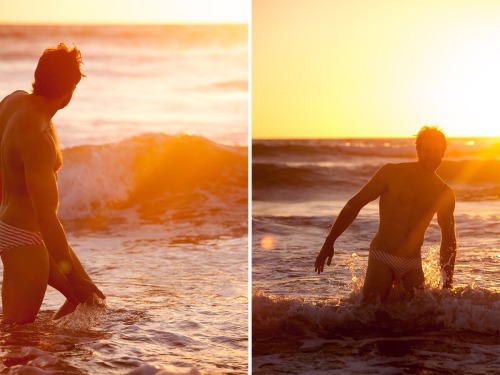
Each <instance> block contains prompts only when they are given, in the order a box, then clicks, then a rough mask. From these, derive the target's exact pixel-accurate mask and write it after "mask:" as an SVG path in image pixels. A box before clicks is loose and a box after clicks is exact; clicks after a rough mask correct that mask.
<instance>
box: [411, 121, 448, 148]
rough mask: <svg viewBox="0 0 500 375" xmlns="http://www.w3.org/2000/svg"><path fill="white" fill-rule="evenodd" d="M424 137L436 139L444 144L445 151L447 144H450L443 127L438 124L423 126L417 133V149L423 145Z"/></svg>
mask: <svg viewBox="0 0 500 375" xmlns="http://www.w3.org/2000/svg"><path fill="white" fill-rule="evenodd" d="M424 139H432V140H435V141H437V142H439V143H441V145H442V146H443V151H446V146H448V141H447V140H446V137H445V135H444V133H443V131H442V130H441V129H439V128H438V127H437V126H422V128H420V131H419V132H418V134H417V135H416V139H415V144H416V145H417V150H418V149H420V147H421V146H422V142H423V140H424Z"/></svg>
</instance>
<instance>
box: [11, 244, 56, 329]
mask: <svg viewBox="0 0 500 375" xmlns="http://www.w3.org/2000/svg"><path fill="white" fill-rule="evenodd" d="M2 261H3V266H4V267H3V268H4V269H3V283H2V310H3V317H2V318H3V320H6V321H13V322H17V323H28V322H32V321H34V320H35V318H36V315H37V314H38V310H39V309H40V306H41V304H42V301H43V297H44V295H45V291H46V289H47V282H48V277H49V265H48V253H47V250H46V249H45V247H43V246H41V245H29V246H19V247H14V248H11V249H7V250H5V251H4V253H3V254H2Z"/></svg>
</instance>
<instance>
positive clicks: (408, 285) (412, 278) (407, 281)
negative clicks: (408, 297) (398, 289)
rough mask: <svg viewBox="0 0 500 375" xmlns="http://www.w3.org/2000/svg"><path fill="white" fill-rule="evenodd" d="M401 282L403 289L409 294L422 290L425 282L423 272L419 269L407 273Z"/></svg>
mask: <svg viewBox="0 0 500 375" xmlns="http://www.w3.org/2000/svg"><path fill="white" fill-rule="evenodd" d="M401 280H402V281H403V285H404V287H405V289H406V290H407V291H409V292H412V291H413V290H414V289H422V288H423V287H424V281H425V277H424V271H422V269H421V268H419V269H417V270H411V271H408V272H407V273H406V274H404V276H403V277H402V278H401Z"/></svg>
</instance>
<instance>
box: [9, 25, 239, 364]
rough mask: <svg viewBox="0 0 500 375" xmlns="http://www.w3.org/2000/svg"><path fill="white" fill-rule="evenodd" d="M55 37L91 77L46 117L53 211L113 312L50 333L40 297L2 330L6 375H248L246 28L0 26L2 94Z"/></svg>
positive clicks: (85, 311)
mask: <svg viewBox="0 0 500 375" xmlns="http://www.w3.org/2000/svg"><path fill="white" fill-rule="evenodd" d="M59 42H66V43H67V44H71V43H75V44H77V45H78V47H79V48H80V50H81V52H82V56H83V61H84V66H83V69H84V71H85V73H86V74H87V77H86V78H83V79H82V81H81V82H80V84H79V85H78V87H77V90H76V91H75V95H74V97H73V100H72V102H71V103H70V105H69V106H68V107H67V108H65V109H63V110H62V111H60V112H59V113H57V114H56V116H55V117H54V123H55V125H56V129H57V131H58V136H59V140H60V143H61V146H62V149H63V157H64V166H63V168H62V170H61V171H60V172H59V180H58V185H59V194H60V209H59V214H60V217H61V220H62V222H63V224H64V227H65V229H66V232H67V235H68V239H69V242H70V244H71V245H72V247H73V248H74V249H75V252H76V253H77V255H78V256H79V258H80V259H81V261H82V263H83V265H84V266H85V268H86V269H87V271H88V273H89V274H90V275H91V277H92V278H93V279H94V281H95V283H96V284H97V285H98V286H99V288H100V289H101V290H102V291H103V292H104V294H105V295H106V296H107V299H106V306H105V307H101V308H94V309H90V308H85V307H81V308H79V309H78V310H77V311H76V312H75V313H74V314H72V315H71V316H69V317H68V318H64V319H63V320H61V321H57V322H54V321H52V320H51V315H52V314H53V313H54V311H56V310H57V308H58V307H59V306H60V305H61V304H62V302H63V298H62V296H61V295H59V294H58V293H57V292H56V291H54V290H53V289H51V288H49V289H48V291H47V294H46V297H45V300H44V303H43V305H42V308H41V311H40V313H39V316H38V318H37V320H36V321H35V322H34V323H32V324H28V325H22V326H15V325H14V326H12V325H8V324H1V325H0V359H1V360H0V373H2V374H25V373H26V374H153V373H158V374H160V373H161V374H165V373H174V374H206V373H214V374H216V373H235V374H245V373H247V371H248V146H247V137H248V124H247V111H248V109H247V106H248V104H247V101H248V93H247V72H248V64H247V60H248V45H247V27H246V26H245V25H213V26H202V25H199V26H189V25H186V26H71V27H69V26H0V45H1V48H0V77H1V82H2V84H1V85H0V86H1V87H0V95H1V96H2V97H3V96H5V95H7V94H9V93H10V92H12V91H14V90H17V89H24V90H26V91H29V90H30V83H31V81H32V79H33V78H32V77H33V71H34V69H35V67H36V63H37V61H38V57H39V55H40V54H41V52H42V51H43V49H44V48H45V47H47V46H50V45H55V44H57V43H59ZM0 267H1V266H0Z"/></svg>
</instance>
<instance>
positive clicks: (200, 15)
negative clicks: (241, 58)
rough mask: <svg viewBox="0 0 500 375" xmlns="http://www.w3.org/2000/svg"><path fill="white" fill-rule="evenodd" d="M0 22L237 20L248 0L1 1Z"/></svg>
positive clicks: (244, 16) (246, 15)
mask: <svg viewBox="0 0 500 375" xmlns="http://www.w3.org/2000/svg"><path fill="white" fill-rule="evenodd" d="M0 4H1V12H0V24H11V23H37V24H38V23H43V24H46V23H66V24H67V23H111V24H116V23H126V24H128V23H134V24H137V23H221V22H222V23H240V22H248V21H249V19H250V0H43V1H40V0H15V1H10V0H0Z"/></svg>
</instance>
